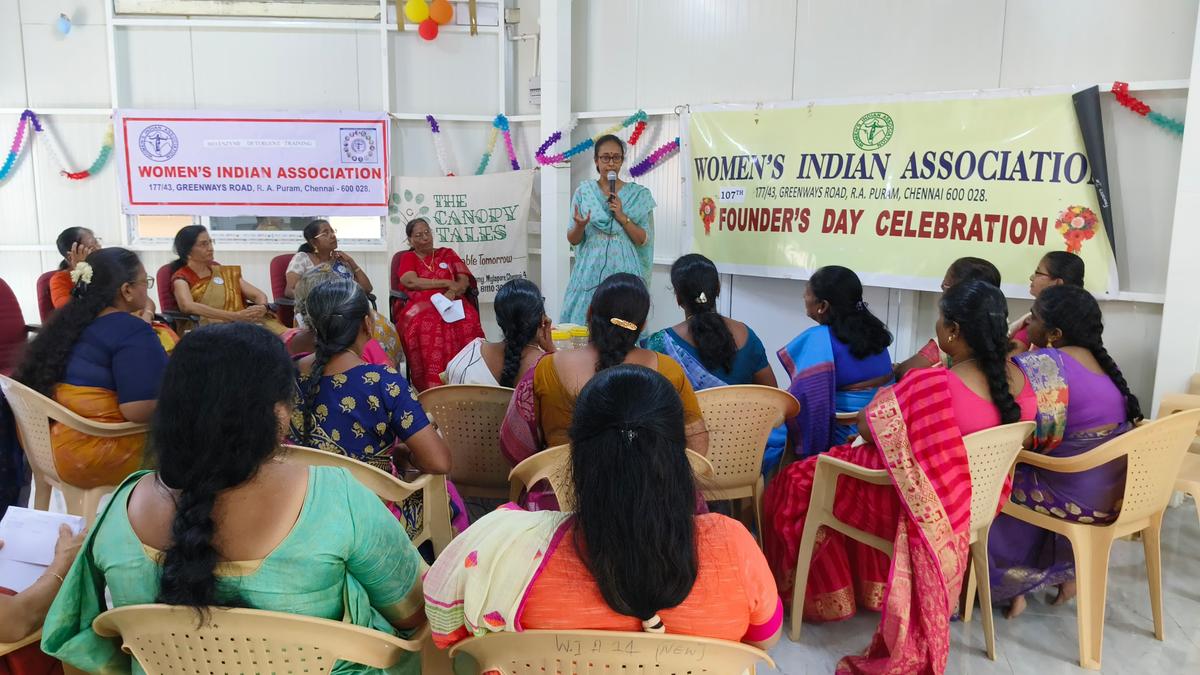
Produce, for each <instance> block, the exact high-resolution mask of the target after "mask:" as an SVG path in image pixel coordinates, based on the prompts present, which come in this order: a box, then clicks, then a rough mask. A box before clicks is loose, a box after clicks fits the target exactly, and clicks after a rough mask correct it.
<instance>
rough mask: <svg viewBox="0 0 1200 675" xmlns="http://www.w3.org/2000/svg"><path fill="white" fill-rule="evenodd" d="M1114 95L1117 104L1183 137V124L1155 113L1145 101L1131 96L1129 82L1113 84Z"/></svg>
mask: <svg viewBox="0 0 1200 675" xmlns="http://www.w3.org/2000/svg"><path fill="white" fill-rule="evenodd" d="M1112 93H1113V96H1115V97H1117V103H1120V104H1121V105H1122V106H1124V107H1126V108H1129V109H1130V110H1132V111H1133V112H1135V113H1137V114H1139V115H1141V116H1142V117H1145V118H1147V119H1149V120H1150V121H1151V122H1153V123H1155V124H1157V125H1158V126H1159V127H1161V128H1163V129H1166V130H1167V131H1169V132H1171V133H1173V134H1175V135H1176V136H1182V135H1183V122H1180V121H1179V120H1177V119H1174V118H1172V117H1167V116H1166V115H1163V114H1162V113H1158V112H1155V111H1153V110H1151V109H1150V106H1148V105H1146V103H1145V101H1142V100H1141V99H1139V98H1136V97H1134V96H1130V95H1129V83H1128V82H1113V84H1112Z"/></svg>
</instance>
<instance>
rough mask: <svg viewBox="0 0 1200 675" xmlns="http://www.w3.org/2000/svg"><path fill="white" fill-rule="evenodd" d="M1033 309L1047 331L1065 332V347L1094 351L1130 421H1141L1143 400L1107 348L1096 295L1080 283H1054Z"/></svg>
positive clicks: (1063, 338) (1102, 316)
mask: <svg viewBox="0 0 1200 675" xmlns="http://www.w3.org/2000/svg"><path fill="white" fill-rule="evenodd" d="M1033 311H1034V313H1035V314H1036V315H1037V317H1038V318H1039V319H1041V320H1042V323H1043V324H1045V326H1046V330H1047V331H1051V330H1054V329H1056V328H1057V329H1058V330H1060V331H1062V341H1063V344H1064V345H1065V346H1074V347H1082V348H1084V349H1086V350H1088V351H1089V352H1091V353H1092V356H1093V357H1095V359H1096V363H1098V364H1100V368H1101V369H1102V370H1104V374H1105V375H1108V379H1110V380H1112V383H1113V384H1114V385H1116V387H1117V390H1119V391H1120V392H1121V396H1122V397H1124V398H1125V418H1126V419H1127V420H1129V421H1130V422H1137V421H1138V420H1141V419H1142V406H1141V403H1139V402H1138V398H1137V396H1135V395H1134V394H1133V392H1132V391H1130V390H1129V384H1128V383H1127V382H1126V381H1125V376H1124V375H1123V374H1122V373H1121V369H1120V368H1118V367H1117V364H1116V362H1115V361H1113V359H1112V357H1111V356H1109V354H1108V350H1107V349H1106V348H1105V347H1104V337H1103V336H1104V315H1103V313H1102V312H1101V311H1100V303H1098V302H1096V298H1094V297H1092V294H1091V293H1088V292H1087V291H1085V290H1084V289H1082V288H1079V287H1078V286H1067V285H1062V286H1051V287H1049V288H1047V289H1045V290H1043V291H1042V292H1041V293H1040V294H1039V295H1038V299H1037V301H1036V302H1035V303H1034V305H1033Z"/></svg>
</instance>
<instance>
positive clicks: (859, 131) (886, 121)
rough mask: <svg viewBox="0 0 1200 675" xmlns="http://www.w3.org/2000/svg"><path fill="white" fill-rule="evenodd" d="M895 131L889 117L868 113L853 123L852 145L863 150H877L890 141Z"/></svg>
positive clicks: (878, 113)
mask: <svg viewBox="0 0 1200 675" xmlns="http://www.w3.org/2000/svg"><path fill="white" fill-rule="evenodd" d="M895 130H896V125H895V123H893V122H892V118H891V116H889V115H888V114H887V113H882V112H869V113H867V114H866V115H863V116H862V117H860V118H858V121H857V122H855V123H854V144H855V145H857V146H858V147H859V148H861V149H863V150H878V149H879V148H882V147H883V146H885V145H887V142H888V141H890V140H892V132H893V131H895Z"/></svg>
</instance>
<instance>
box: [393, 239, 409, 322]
mask: <svg viewBox="0 0 1200 675" xmlns="http://www.w3.org/2000/svg"><path fill="white" fill-rule="evenodd" d="M403 254H404V251H396V253H395V254H393V255H392V262H391V264H390V265H388V279H390V280H391V281H390V282H389V283H390V285H389V289H390V290H389V292H388V298H389V302H388V319H390V320H391V322H392V323H396V317H398V316H400V313H401V312H403V311H404V306H405V305H406V304H408V294H407V293H405V292H404V289H403V288H401V287H400V275H398V274H396V266H397V265H399V264H400V256H401V255H403Z"/></svg>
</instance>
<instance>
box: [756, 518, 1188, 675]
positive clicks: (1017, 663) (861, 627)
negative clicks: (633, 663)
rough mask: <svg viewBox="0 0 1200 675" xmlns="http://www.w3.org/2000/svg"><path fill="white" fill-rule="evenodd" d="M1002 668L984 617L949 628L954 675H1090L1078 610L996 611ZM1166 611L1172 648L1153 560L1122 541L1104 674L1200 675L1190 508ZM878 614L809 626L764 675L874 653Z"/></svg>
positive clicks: (827, 667) (821, 669) (794, 672)
mask: <svg viewBox="0 0 1200 675" xmlns="http://www.w3.org/2000/svg"><path fill="white" fill-rule="evenodd" d="M995 611H996V652H997V653H996V660H995V661H989V660H988V658H987V654H986V653H984V648H983V629H982V627H981V624H980V622H979V618H978V614H977V615H976V617H973V618H972V619H971V623H969V624H965V625H964V624H963V623H961V622H955V623H953V624H951V630H950V661H949V665H948V667H947V669H946V671H947V672H948V673H961V674H964V675H984V674H988V675H991V674H999V673H1002V674H1004V675H1024V674H1026V673H1036V674H1037V675H1058V674H1060V673H1084V672H1089V671H1085V670H1083V669H1081V668H1080V667H1079V665H1078V660H1077V659H1078V654H1079V652H1078V649H1079V647H1078V642H1076V631H1075V603H1074V602H1071V603H1070V604H1069V605H1067V606H1065V607H1050V606H1049V605H1048V604H1047V602H1046V599H1045V598H1036V599H1032V598H1031V600H1030V603H1029V608H1028V610H1026V612H1025V613H1024V614H1023V615H1021V617H1019V618H1018V619H1015V620H1013V621H1006V620H1005V619H1004V617H1003V608H1001V607H996V608H995ZM1163 612H1164V619H1165V622H1166V641H1164V642H1159V641H1157V640H1155V639H1154V621H1153V620H1152V619H1151V617H1150V596H1149V592H1148V589H1147V586H1146V568H1145V557H1144V556H1143V554H1142V545H1141V543H1140V542H1130V541H1118V542H1116V544H1114V546H1113V554H1112V563H1111V565H1110V566H1109V585H1108V604H1107V612H1106V613H1105V622H1104V653H1103V658H1102V663H1103V671H1102V672H1105V673H1135V674H1140V675H1149V674H1151V673H1156V672H1161V673H1198V672H1200V523H1197V520H1196V510H1195V508H1193V505H1192V503H1191V502H1186V503H1184V504H1183V506H1181V507H1177V508H1172V509H1169V510H1168V511H1167V517H1166V519H1165V521H1164V524H1163ZM878 620H879V615H878V614H874V613H865V614H859V615H858V616H856V617H854V618H853V619H851V620H849V621H844V622H840V623H834V624H805V626H804V632H803V633H802V634H801V636H800V642H791V641H789V640H788V639H787V635H786V634H785V635H784V637H783V639H782V640H780V642H779V644H778V645H776V646H775V648H774V649H772V650H771V656H772V657H773V658H774V659H775V664H776V667H777V670H771V669H768V668H760V669H759V672H760V673H786V674H787V675H810V674H811V675H817V674H821V675H827V674H829V673H832V672H833V671H834V666H835V664H836V663H837V661H838V659H840V658H841V657H843V656H845V655H846V654H852V653H857V652H859V651H861V650H862V649H863V648H864V647H866V645H867V643H868V642H869V641H870V639H871V633H872V632H873V631H874V629H875V624H876V623H877V622H878Z"/></svg>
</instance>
